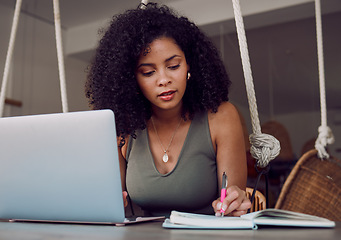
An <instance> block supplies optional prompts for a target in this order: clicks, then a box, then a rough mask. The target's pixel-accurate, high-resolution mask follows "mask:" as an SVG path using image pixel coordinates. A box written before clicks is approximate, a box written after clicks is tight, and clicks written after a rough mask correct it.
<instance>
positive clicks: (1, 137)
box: [0, 110, 150, 224]
mask: <svg viewBox="0 0 341 240" xmlns="http://www.w3.org/2000/svg"><path fill="white" fill-rule="evenodd" d="M0 196H1V197H0V218H1V219H17V220H18V219H21V220H22V219H24V220H32V221H52V222H55V221H57V222H81V223H82V222H86V223H101V224H104V223H123V222H125V221H126V220H125V214H124V206H123V198H122V188H121V179H120V168H119V161H118V152H117V143H116V129H115V121H114V114H113V112H112V111H111V110H98V111H84V112H73V113H57V114H44V115H35V116H23V117H8V118H0ZM138 220H139V222H141V221H144V220H146V219H143V218H142V219H141V218H139V219H138ZM147 220H150V219H147ZM133 222H134V221H133Z"/></svg>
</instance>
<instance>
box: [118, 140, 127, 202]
mask: <svg viewBox="0 0 341 240" xmlns="http://www.w3.org/2000/svg"><path fill="white" fill-rule="evenodd" d="M128 140H129V137H126V138H125V144H124V145H123V146H122V147H119V145H120V142H121V137H117V147H118V158H119V163H120V173H121V184H122V190H123V200H124V206H127V205H128V201H127V195H128V193H127V191H126V170H127V162H126V152H127V145H128V144H127V143H128Z"/></svg>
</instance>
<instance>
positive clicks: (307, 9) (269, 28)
mask: <svg viewBox="0 0 341 240" xmlns="http://www.w3.org/2000/svg"><path fill="white" fill-rule="evenodd" d="M223 1H224V0H210V1H207V0H206V1H205V0H195V1H194V0H157V1H156V2H162V3H166V4H169V5H170V6H172V7H178V8H179V9H176V10H178V11H179V12H181V13H186V14H188V15H189V16H190V18H191V19H192V20H193V21H194V22H196V23H198V25H200V27H201V28H202V29H203V30H204V31H205V32H206V33H207V34H208V35H209V36H210V37H212V39H213V41H214V42H215V43H216V45H217V46H218V48H220V49H223V53H222V55H223V57H224V61H225V63H226V64H227V69H228V72H229V73H230V76H231V80H232V82H233V86H232V88H231V100H233V101H235V102H236V103H237V104H240V105H242V106H245V107H246V108H247V107H248V104H247V99H246V94H245V85H244V83H243V74H242V68H241V63H240V57H239V49H238V43H237V39H236V34H235V26H234V20H233V19H232V17H231V14H233V12H232V10H231V9H232V8H231V1H229V0H225V2H226V3H228V5H227V8H226V15H228V16H230V17H225V19H224V18H221V19H219V18H218V15H219V11H220V10H219V6H217V4H212V3H219V2H223ZM52 2H53V1H52V0H50V1H48V0H23V2H22V8H21V9H22V12H23V13H24V14H27V15H30V16H32V17H34V18H37V19H40V20H41V21H45V22H48V23H51V24H53V10H52V9H53V5H52ZM225 2H224V3H225ZM296 2H299V4H298V3H295V0H286V1H273V0H241V4H242V10H243V7H245V8H244V9H245V12H244V11H243V13H246V14H245V16H244V22H245V26H246V28H247V38H248V45H249V52H250V59H251V66H252V71H253V78H254V84H255V90H256V96H257V102H258V105H259V111H260V113H262V114H264V115H274V114H275V115H276V114H285V113H292V112H296V111H314V110H316V111H319V108H320V106H319V87H318V71H317V69H318V68H317V56H316V36H315V19H314V2H313V1H312V0H296ZM139 3H140V0H124V1H120V0H60V12H61V22H62V28H63V29H64V30H65V31H68V30H70V29H73V28H76V27H78V26H81V25H86V24H89V23H93V22H96V21H100V20H103V19H109V18H111V16H112V15H113V14H115V13H118V12H122V11H123V10H126V9H128V8H135V7H136V6H137V5H138V4H139ZM186 3H187V5H186ZM194 3H195V4H194ZM270 3H271V4H274V5H275V4H288V6H282V7H277V8H275V7H274V8H273V9H270V7H269V5H271V4H270ZM289 3H290V4H289ZM0 4H3V5H6V6H8V7H10V8H14V6H15V0H0ZM210 4H211V5H210ZM243 4H244V5H243ZM321 5H322V12H323V14H324V15H323V19H322V20H323V33H324V52H325V59H324V60H325V72H326V74H325V75H326V95H327V107H328V109H338V110H339V111H340V109H341V101H340V100H341V99H340V97H339V96H340V95H341V84H340V80H341V79H340V78H341V70H340V66H341V44H340V43H341V31H340V30H339V29H340V26H339V25H340V24H341V1H340V0H322V1H321ZM209 7H212V9H213V10H212V11H209V10H210V9H209ZM195 10H198V11H199V10H200V11H201V12H195ZM222 11H225V10H224V9H223V10H222ZM210 14H211V15H210ZM205 17H206V19H205ZM92 54H93V49H91V48H89V49H88V50H87V51H83V52H80V53H79V54H77V55H78V57H79V58H83V60H88V58H89V56H91V55H92Z"/></svg>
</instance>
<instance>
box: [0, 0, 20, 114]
mask: <svg viewBox="0 0 341 240" xmlns="http://www.w3.org/2000/svg"><path fill="white" fill-rule="evenodd" d="M21 3H22V0H17V2H16V4H15V10H14V16H13V22H12V29H11V35H10V40H9V45H8V50H7V56H6V62H5V68H4V75H3V78H2V86H1V92H0V117H2V116H3V111H4V105H5V95H6V88H7V83H8V75H9V70H10V67H11V61H12V56H13V50H14V44H15V36H16V34H17V28H18V23H19V15H20V9H21Z"/></svg>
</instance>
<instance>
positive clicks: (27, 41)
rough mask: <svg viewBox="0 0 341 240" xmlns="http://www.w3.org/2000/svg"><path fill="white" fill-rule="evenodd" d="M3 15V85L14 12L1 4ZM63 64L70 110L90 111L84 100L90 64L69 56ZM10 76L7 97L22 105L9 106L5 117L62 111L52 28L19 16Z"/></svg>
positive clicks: (0, 50)
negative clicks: (88, 65) (86, 71)
mask: <svg viewBox="0 0 341 240" xmlns="http://www.w3.org/2000/svg"><path fill="white" fill-rule="evenodd" d="M0 16H1V19H0V31H1V38H0V69H1V75H0V76H1V80H0V81H1V82H2V76H3V69H4V64H5V59H6V53H7V48H8V42H9V36H10V31H11V24H12V18H13V10H12V9H9V8H7V7H4V6H2V5H0ZM64 35H65V32H63V36H64ZM64 42H65V40H64ZM64 45H65V44H64ZM64 61H65V74H66V82H67V93H68V102H69V111H79V110H87V109H88V105H87V101H86V99H85V97H84V81H85V79H86V74H85V69H86V67H87V63H85V62H82V61H80V60H77V59H72V58H69V57H65V59H64ZM11 73H12V74H11V76H10V83H9V85H8V88H7V96H8V97H11V98H13V99H15V100H19V101H22V104H23V105H22V107H15V106H8V105H7V106H6V108H5V113H4V114H5V115H4V116H14V115H30V114H40V113H53V112H62V106H61V97H60V86H59V73H58V62H57V53H56V43H55V33H54V26H53V25H51V24H49V23H45V22H42V21H40V20H36V19H33V18H32V17H30V16H27V15H25V14H21V15H20V19H19V26H18V31H17V37H16V42H15V47H14V54H13V61H12V69H11Z"/></svg>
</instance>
